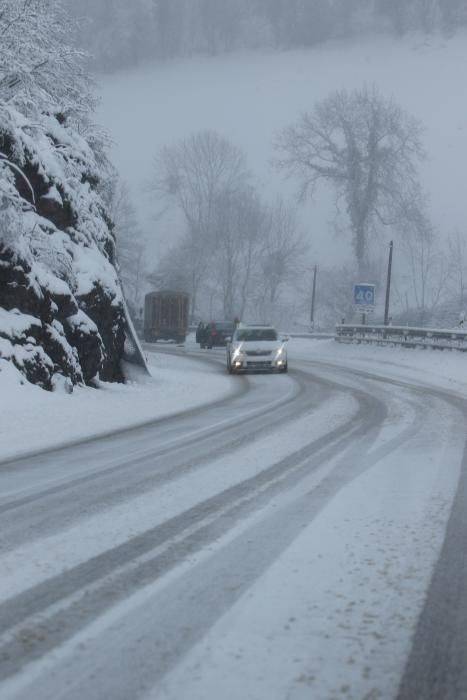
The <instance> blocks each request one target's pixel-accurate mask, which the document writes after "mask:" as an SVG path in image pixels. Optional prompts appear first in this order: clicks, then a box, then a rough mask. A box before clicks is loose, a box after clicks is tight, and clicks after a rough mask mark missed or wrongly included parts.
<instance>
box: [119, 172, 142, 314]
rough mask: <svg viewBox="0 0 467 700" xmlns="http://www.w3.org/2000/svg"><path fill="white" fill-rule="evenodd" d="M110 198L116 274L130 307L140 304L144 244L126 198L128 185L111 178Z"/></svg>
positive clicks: (131, 204)
mask: <svg viewBox="0 0 467 700" xmlns="http://www.w3.org/2000/svg"><path fill="white" fill-rule="evenodd" d="M112 189H113V193H112V196H111V199H110V215H111V218H112V221H113V222H114V225H115V228H114V234H115V240H116V244H117V256H118V262H119V266H120V277H121V281H122V283H123V288H124V290H125V296H126V300H127V302H128V303H129V305H130V307H131V308H133V309H136V308H138V307H139V306H140V305H141V303H142V293H143V283H144V279H145V274H146V256H145V253H146V247H147V242H146V241H145V239H144V236H143V233H142V231H141V227H140V225H139V221H138V216H137V213H136V210H135V208H134V206H133V203H132V202H131V199H130V194H129V191H128V186H127V185H126V184H125V183H124V182H122V181H115V183H114V186H113V188H112Z"/></svg>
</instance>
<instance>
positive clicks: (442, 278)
mask: <svg viewBox="0 0 467 700" xmlns="http://www.w3.org/2000/svg"><path fill="white" fill-rule="evenodd" d="M401 246H402V249H403V250H404V254H405V255H404V259H405V264H406V265H407V267H408V272H409V275H408V278H409V281H410V288H411V289H410V291H411V296H412V298H413V300H414V302H415V308H416V316H417V317H416V319H415V320H416V322H417V323H420V324H423V323H426V321H427V320H428V319H429V318H430V317H431V315H432V314H433V312H434V311H435V309H436V308H437V307H438V306H439V304H440V303H441V302H442V301H443V300H444V299H445V297H446V294H447V292H448V282H449V265H448V262H447V260H446V257H445V256H444V255H443V253H442V251H440V250H439V249H438V248H437V245H436V236H435V231H434V229H433V226H432V225H431V224H430V222H429V221H428V220H427V219H425V218H423V217H421V218H420V219H419V220H418V221H417V222H415V221H413V222H411V224H410V225H409V226H408V227H407V228H406V230H405V231H404V236H403V238H402V241H401Z"/></svg>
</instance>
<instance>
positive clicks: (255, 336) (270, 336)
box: [235, 328, 277, 342]
mask: <svg viewBox="0 0 467 700" xmlns="http://www.w3.org/2000/svg"><path fill="white" fill-rule="evenodd" d="M235 340H238V341H242V342H244V341H246V342H248V341H250V340H253V341H254V340H277V333H276V331H275V330H274V328H242V329H241V330H239V331H237V332H236V334H235Z"/></svg>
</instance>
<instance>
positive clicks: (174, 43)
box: [64, 0, 467, 70]
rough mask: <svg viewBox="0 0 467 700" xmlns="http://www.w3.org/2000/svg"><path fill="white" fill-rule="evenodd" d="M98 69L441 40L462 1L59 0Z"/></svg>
mask: <svg viewBox="0 0 467 700" xmlns="http://www.w3.org/2000/svg"><path fill="white" fill-rule="evenodd" d="M64 1H65V4H67V5H68V7H69V9H70V10H71V11H72V12H73V13H74V14H75V15H76V16H77V17H79V18H85V19H84V20H83V21H82V25H81V40H82V43H83V45H84V46H85V47H86V48H87V49H88V50H89V51H90V52H91V53H92V54H93V56H94V61H95V64H96V66H97V67H98V68H101V69H106V70H112V69H117V68H121V67H124V66H130V65H134V64H136V63H138V62H139V61H141V60H144V59H147V58H160V59H166V58H173V57H178V56H188V55H193V54H203V53H205V54H218V53H223V52H227V51H232V50H235V49H242V48H250V49H252V48H261V47H273V48H281V49H285V48H298V47H310V46H315V45H316V44H319V43H320V42H323V41H326V40H328V39H334V38H346V37H352V36H356V35H358V34H361V33H362V32H368V31H378V32H381V31H383V32H391V33H394V34H397V35H402V34H404V33H406V32H410V31H421V32H425V33H431V32H443V33H446V34H447V35H451V34H453V33H454V32H455V31H456V30H458V29H460V28H462V27H464V26H465V25H467V0H132V1H131V2H129V1H128V0H64Z"/></svg>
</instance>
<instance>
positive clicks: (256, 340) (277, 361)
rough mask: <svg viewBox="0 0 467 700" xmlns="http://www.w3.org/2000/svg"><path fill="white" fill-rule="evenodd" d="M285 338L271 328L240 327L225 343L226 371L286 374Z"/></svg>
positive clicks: (231, 372)
mask: <svg viewBox="0 0 467 700" xmlns="http://www.w3.org/2000/svg"><path fill="white" fill-rule="evenodd" d="M287 340H288V339H287V338H280V337H279V335H278V333H277V331H276V330H275V328H273V327H272V326H242V327H239V328H237V330H236V331H235V333H234V334H233V336H232V338H231V340H230V341H229V342H228V343H227V371H228V372H229V373H230V374H233V373H234V372H247V371H249V370H250V371H252V370H260V371H266V372H287V369H288V364H287V348H286V345H285V343H286V341H287Z"/></svg>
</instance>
